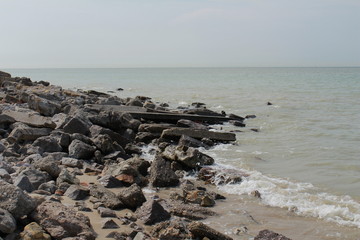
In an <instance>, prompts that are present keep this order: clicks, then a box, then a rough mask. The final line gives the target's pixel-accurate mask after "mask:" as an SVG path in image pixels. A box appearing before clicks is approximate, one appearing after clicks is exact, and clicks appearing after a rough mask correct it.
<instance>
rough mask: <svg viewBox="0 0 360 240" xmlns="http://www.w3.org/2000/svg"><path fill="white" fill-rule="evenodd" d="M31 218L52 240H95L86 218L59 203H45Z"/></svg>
mask: <svg viewBox="0 0 360 240" xmlns="http://www.w3.org/2000/svg"><path fill="white" fill-rule="evenodd" d="M31 216H32V218H33V219H34V220H35V221H36V222H37V223H39V224H40V226H41V227H43V228H44V229H45V230H46V231H47V232H48V233H49V234H50V235H51V237H53V238H54V239H59V240H60V239H64V238H67V237H82V238H85V239H88V240H95V238H96V233H95V232H94V230H93V229H92V228H91V224H90V220H89V218H88V217H86V216H85V215H83V214H82V213H79V212H77V211H75V209H72V208H69V207H66V206H64V205H63V204H61V203H59V202H54V201H45V202H43V203H41V204H40V205H39V206H38V207H37V208H36V210H35V211H34V212H33V213H32V215H31Z"/></svg>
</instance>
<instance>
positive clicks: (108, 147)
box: [92, 134, 125, 155]
mask: <svg viewBox="0 0 360 240" xmlns="http://www.w3.org/2000/svg"><path fill="white" fill-rule="evenodd" d="M92 141H93V143H94V144H95V146H96V147H97V148H98V149H99V150H100V151H101V152H102V153H103V154H105V155H106V154H109V153H112V152H115V151H120V152H122V153H125V151H124V149H123V148H122V147H121V146H120V145H119V144H118V143H117V142H114V141H113V140H112V139H111V138H110V136H109V135H106V134H101V135H98V136H96V137H95V138H93V139H92Z"/></svg>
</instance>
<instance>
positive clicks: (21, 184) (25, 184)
mask: <svg viewBox="0 0 360 240" xmlns="http://www.w3.org/2000/svg"><path fill="white" fill-rule="evenodd" d="M14 186H17V187H18V188H20V189H21V190H23V191H27V192H28V193H31V192H32V191H34V190H35V188H34V186H33V185H32V184H31V182H30V180H29V178H28V177H27V176H25V175H20V176H18V177H17V178H16V179H15V181H14Z"/></svg>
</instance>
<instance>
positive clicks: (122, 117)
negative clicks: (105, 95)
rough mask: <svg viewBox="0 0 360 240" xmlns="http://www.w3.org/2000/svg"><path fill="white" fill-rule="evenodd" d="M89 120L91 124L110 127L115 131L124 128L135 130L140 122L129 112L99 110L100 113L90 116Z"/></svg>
mask: <svg viewBox="0 0 360 240" xmlns="http://www.w3.org/2000/svg"><path fill="white" fill-rule="evenodd" d="M90 121H91V122H92V123H93V124H96V125H99V126H102V127H105V128H110V129H111V130H113V131H115V132H117V131H119V130H123V129H124V128H130V129H133V130H137V129H138V128H139V125H140V124H141V122H140V121H139V120H136V119H134V118H133V117H132V116H131V115H130V114H129V113H126V112H125V113H119V112H115V111H108V112H106V111H104V112H100V114H98V115H95V116H92V117H90Z"/></svg>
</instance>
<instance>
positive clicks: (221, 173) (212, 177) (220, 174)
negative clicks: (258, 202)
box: [198, 167, 249, 185]
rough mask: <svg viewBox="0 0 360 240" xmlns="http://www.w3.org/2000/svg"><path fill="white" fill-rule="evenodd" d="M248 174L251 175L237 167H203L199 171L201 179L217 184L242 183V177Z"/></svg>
mask: <svg viewBox="0 0 360 240" xmlns="http://www.w3.org/2000/svg"><path fill="white" fill-rule="evenodd" d="M247 176H249V175H248V174H246V173H244V172H241V171H239V170H236V169H213V168H210V167H205V168H202V169H200V171H199V173H198V178H199V179H200V180H203V181H206V182H208V183H212V184H216V185H222V184H236V183H240V182H241V181H242V178H243V177H247Z"/></svg>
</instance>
